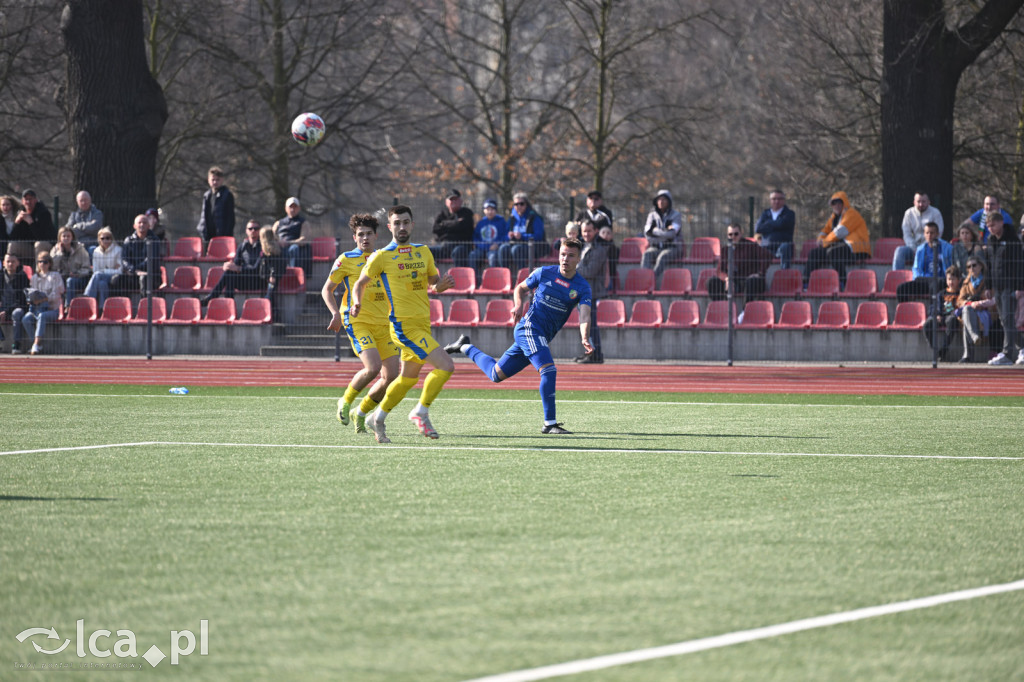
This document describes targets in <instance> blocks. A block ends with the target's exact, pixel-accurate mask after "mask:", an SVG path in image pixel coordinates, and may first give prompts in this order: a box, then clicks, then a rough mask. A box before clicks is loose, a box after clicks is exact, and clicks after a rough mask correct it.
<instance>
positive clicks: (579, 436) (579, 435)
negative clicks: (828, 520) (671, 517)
mask: <svg viewBox="0 0 1024 682" xmlns="http://www.w3.org/2000/svg"><path fill="white" fill-rule="evenodd" d="M458 436H459V438H467V439H486V440H494V438H495V436H494V435H493V434H476V435H471V434H462V433H460V434H458ZM499 437H500V438H502V439H508V440H524V439H530V440H533V439H536V438H543V439H544V440H545V441H547V440H551V441H552V442H560V441H573V440H621V439H623V438H645V439H649V438H756V439H758V440H769V439H770V440H829V439H828V438H827V437H824V436H786V435H778V434H762V433H654V432H652V431H646V432H644V433H628V432H621V433H608V434H604V433H600V432H594V431H576V432H574V433H572V434H571V435H567V436H558V435H544V434H541V433H536V434H521V435H511V436H510V435H502V436H499Z"/></svg>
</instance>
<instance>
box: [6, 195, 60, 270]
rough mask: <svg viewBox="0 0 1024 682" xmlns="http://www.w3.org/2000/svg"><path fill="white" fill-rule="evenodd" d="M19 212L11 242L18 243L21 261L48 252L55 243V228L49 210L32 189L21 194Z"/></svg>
mask: <svg viewBox="0 0 1024 682" xmlns="http://www.w3.org/2000/svg"><path fill="white" fill-rule="evenodd" d="M21 203H22V208H21V211H19V212H18V217H17V220H16V221H15V224H14V233H13V235H12V237H11V241H18V242H21V244H20V245H19V246H18V248H19V251H18V252H17V253H18V255H19V257H21V259H22V261H27V260H30V259H31V258H33V257H34V255H35V254H36V253H38V252H39V251H43V250H46V251H49V250H50V249H51V248H53V244H54V242H56V241H57V228H55V227H54V226H53V217H52V216H51V215H50V211H49V209H47V208H46V206H44V205H43V202H41V201H39V199H38V198H37V197H36V192H35V190H33V189H27V190H25V191H24V192H22V193H21Z"/></svg>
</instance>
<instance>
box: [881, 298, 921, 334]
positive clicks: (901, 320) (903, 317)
mask: <svg viewBox="0 0 1024 682" xmlns="http://www.w3.org/2000/svg"><path fill="white" fill-rule="evenodd" d="M926 319H928V317H927V313H926V312H925V308H924V303H922V302H921V301H904V302H903V303H900V304H898V305H897V306H896V314H895V315H894V316H893V320H892V324H891V325H889V329H921V328H922V327H924V321H925V320H926Z"/></svg>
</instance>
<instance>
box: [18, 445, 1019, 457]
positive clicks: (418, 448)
mask: <svg viewBox="0 0 1024 682" xmlns="http://www.w3.org/2000/svg"><path fill="white" fill-rule="evenodd" d="M151 446H157V447H159V446H174V447H231V448H276V449H300V450H373V449H377V448H382V449H384V450H411V451H415V452H425V451H426V450H427V449H429V446H427V447H426V448H425V447H424V445H423V444H421V445H396V444H391V445H386V446H385V445H377V444H376V443H368V444H366V445H323V444H315V445H312V444H308V443H230V442H220V443H217V442H212V441H145V442H140V443H110V444H104V445H83V446H79V447H62V448H40V449H35V450H12V451H9V452H0V457H3V456H5V455H32V454H43V453H50V452H73V451H77V450H99V449H110V448H125V447H128V448H130V447H151ZM443 451H444V453H449V452H503V453H504V452H535V453H546V452H568V453H587V454H627V455H649V454H659V455H733V456H743V457H860V458H879V459H954V460H979V461H1008V462H1017V461H1024V457H987V456H960V455H884V454H881V455H880V454H858V453H848V452H842V453H833V452H752V451H744V450H674V449H661V448H648V449H644V448H588V447H568V446H567V447H557V446H556V447H548V446H537V447H518V448H517V447H484V446H474V445H456V446H445V447H444V448H443Z"/></svg>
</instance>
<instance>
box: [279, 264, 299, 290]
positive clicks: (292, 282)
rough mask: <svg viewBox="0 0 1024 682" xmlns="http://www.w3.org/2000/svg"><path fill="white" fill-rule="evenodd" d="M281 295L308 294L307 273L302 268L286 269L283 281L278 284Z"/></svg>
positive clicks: (282, 277)
mask: <svg viewBox="0 0 1024 682" xmlns="http://www.w3.org/2000/svg"><path fill="white" fill-rule="evenodd" d="M277 292H278V293H280V294H303V293H305V292H306V272H305V271H304V270H303V269H302V268H285V270H284V274H283V275H282V276H281V281H279V282H278V283H277Z"/></svg>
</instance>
